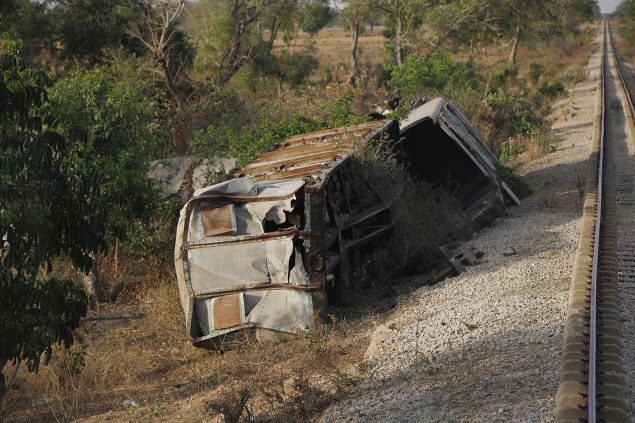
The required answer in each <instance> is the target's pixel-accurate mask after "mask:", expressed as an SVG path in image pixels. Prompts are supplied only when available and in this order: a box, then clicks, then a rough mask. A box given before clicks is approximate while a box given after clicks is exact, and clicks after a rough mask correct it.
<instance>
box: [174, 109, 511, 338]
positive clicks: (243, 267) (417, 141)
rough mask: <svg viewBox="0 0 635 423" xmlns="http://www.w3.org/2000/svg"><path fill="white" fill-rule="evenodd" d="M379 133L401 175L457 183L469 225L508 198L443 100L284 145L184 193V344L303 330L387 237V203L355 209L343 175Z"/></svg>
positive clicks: (180, 264)
mask: <svg viewBox="0 0 635 423" xmlns="http://www.w3.org/2000/svg"><path fill="white" fill-rule="evenodd" d="M382 137H383V138H385V139H388V140H389V142H390V143H392V144H394V145H395V146H398V148H399V151H398V157H399V159H400V160H401V161H402V162H403V164H404V166H405V167H406V168H407V169H408V171H409V172H410V174H411V175H412V176H413V177H417V178H421V179H423V180H426V181H429V182H431V183H435V184H437V185H443V184H445V183H447V182H448V181H449V180H452V181H453V183H455V184H456V185H457V186H459V189H458V190H457V191H456V192H457V196H458V198H459V200H460V203H461V206H462V208H463V211H464V212H465V213H466V215H467V216H468V217H470V218H471V219H473V220H474V222H475V223H477V224H479V225H482V224H484V223H487V222H486V220H487V219H490V218H491V217H493V216H494V215H495V214H497V213H499V212H501V211H502V210H503V209H504V202H505V199H504V196H505V195H506V196H508V197H510V196H511V197H513V193H511V191H510V190H508V188H507V187H506V186H505V185H504V184H502V182H501V180H500V177H499V176H498V174H497V173H496V170H495V167H494V163H495V161H496V158H495V157H494V155H493V154H492V153H491V152H490V151H489V149H488V148H487V147H486V146H485V145H484V143H483V142H482V141H481V140H480V138H479V137H478V135H477V134H476V131H475V130H474V128H473V127H472V126H471V124H470V123H469V121H467V119H465V117H464V116H463V115H462V114H461V113H460V112H459V111H458V110H457V109H456V108H455V107H454V106H453V105H452V104H451V103H449V102H447V101H445V99H443V98H439V99H436V100H433V101H431V102H430V103H427V104H424V105H423V106H421V107H419V108H418V109H415V110H414V111H413V112H412V113H411V114H410V116H409V117H408V119H406V120H404V121H402V122H401V124H399V123H398V122H397V121H393V120H384V121H376V122H370V123H365V124H362V125H357V126H352V127H344V128H337V129H332V130H327V131H321V132H316V133H310V134H304V135H300V136H295V137H292V138H290V139H288V140H286V141H285V142H284V143H282V144H280V145H276V146H273V147H272V148H271V149H269V150H270V151H266V152H263V153H262V154H261V155H260V157H259V158H258V159H257V160H255V161H254V162H253V163H251V164H250V165H248V166H246V167H244V168H243V169H241V170H240V171H238V172H236V173H235V174H234V175H233V176H232V177H231V179H229V180H226V181H223V182H219V183H216V184H213V185H211V186H209V187H206V188H202V189H200V190H198V191H196V192H195V193H194V195H193V197H192V198H191V199H190V201H189V202H187V204H186V205H185V207H184V208H183V209H182V211H181V216H180V219H179V225H178V230H177V236H176V245H175V265H176V272H177V278H178V283H179V290H180V297H181V305H182V307H183V310H184V312H185V318H186V327H187V335H188V337H189V339H190V341H191V342H192V343H193V344H194V345H195V346H198V347H205V348H219V347H222V346H223V344H224V343H232V342H236V341H237V340H239V339H242V337H243V336H244V335H245V334H246V333H255V335H256V337H258V339H261V340H262V339H267V338H270V337H275V338H280V337H285V336H287V335H293V334H298V333H300V332H302V331H304V330H306V329H309V328H312V327H313V325H314V318H315V316H316V315H317V313H319V312H320V311H323V310H324V308H325V305H326V302H327V300H328V298H329V297H330V298H332V297H333V296H334V294H335V292H336V290H337V289H338V287H339V286H342V285H344V286H345V285H347V284H348V283H349V282H350V281H349V278H350V273H351V272H350V271H351V268H352V267H353V264H354V263H355V261H356V259H358V258H359V254H360V249H361V248H363V246H365V245H367V244H368V243H369V242H371V241H373V240H377V239H378V238H379V237H381V236H382V235H385V234H387V233H389V232H390V230H391V229H392V223H393V222H392V217H391V214H390V207H391V204H392V203H391V201H392V200H391V199H385V198H382V197H381V196H380V195H379V194H377V193H376V192H373V193H372V194H373V195H374V197H372V198H374V200H373V201H371V202H370V203H369V202H368V201H364V202H363V203H362V202H360V200H359V198H360V194H362V193H361V192H356V191H359V189H360V188H359V186H358V185H356V184H353V183H351V174H350V168H349V167H350V164H351V154H352V152H353V151H354V149H355V148H356V145H357V144H359V143H370V142H374V141H376V140H379V139H380V138H382ZM365 189H366V190H368V191H370V192H372V191H373V187H371V186H367V187H366V188H365ZM364 194H365V198H368V192H365V193H364Z"/></svg>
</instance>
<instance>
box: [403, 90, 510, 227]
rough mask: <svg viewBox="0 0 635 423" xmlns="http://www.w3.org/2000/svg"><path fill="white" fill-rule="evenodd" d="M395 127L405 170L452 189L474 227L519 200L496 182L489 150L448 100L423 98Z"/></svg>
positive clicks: (496, 178) (494, 160) (485, 223)
mask: <svg viewBox="0 0 635 423" xmlns="http://www.w3.org/2000/svg"><path fill="white" fill-rule="evenodd" d="M399 128H400V132H401V137H402V142H401V147H402V149H403V155H402V159H403V161H404V164H405V167H406V169H407V170H408V172H409V173H410V175H411V176H412V177H414V178H417V179H421V180H424V181H427V182H429V183H432V184H434V185H436V186H441V187H447V188H448V189H450V190H451V191H453V193H454V195H455V196H456V198H457V200H458V201H459V203H460V206H461V210H462V211H463V212H464V213H465V214H466V215H467V216H468V217H469V219H470V220H471V221H472V222H473V223H474V224H475V225H476V226H484V225H487V224H488V223H489V222H491V220H492V219H493V218H494V217H496V216H498V215H499V214H500V213H501V212H503V211H504V208H505V204H506V203H512V204H519V203H520V202H519V200H518V198H517V197H516V196H515V195H514V193H513V192H512V191H511V189H510V188H509V187H508V186H507V185H506V184H505V183H504V182H502V181H501V178H500V175H499V174H498V171H497V170H496V166H495V163H496V162H497V161H498V159H497V158H496V156H495V155H494V153H492V151H491V150H490V149H489V148H488V147H487V145H485V143H484V142H483V141H482V140H481V138H480V137H479V135H478V133H477V132H476V129H475V128H474V127H473V126H472V124H471V123H470V122H469V120H468V119H467V118H466V117H465V116H464V115H463V113H461V111H460V110H459V109H458V108H457V107H456V106H455V105H454V104H453V103H452V102H449V101H447V100H445V99H444V98H443V97H439V98H437V99H435V100H432V101H430V102H428V103H425V104H423V105H422V106H419V107H418V108H416V109H414V110H413V111H411V112H410V114H409V115H408V118H407V119H404V120H403V121H401V123H400V125H399Z"/></svg>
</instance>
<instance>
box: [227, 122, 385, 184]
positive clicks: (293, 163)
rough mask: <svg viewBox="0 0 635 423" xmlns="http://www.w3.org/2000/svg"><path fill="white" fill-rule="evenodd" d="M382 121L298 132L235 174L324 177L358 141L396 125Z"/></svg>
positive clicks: (271, 177)
mask: <svg viewBox="0 0 635 423" xmlns="http://www.w3.org/2000/svg"><path fill="white" fill-rule="evenodd" d="M394 123H395V121H392V120H383V121H374V122H368V123H363V124H360V125H355V126H347V127H341V128H335V129H328V130H324V131H319V132H311V133H308V134H302V135H297V136H295V137H291V138H289V139H287V140H286V141H284V142H283V143H282V144H279V145H276V148H275V149H274V150H273V151H268V152H264V153H261V154H260V157H259V158H258V159H256V160H254V161H253V162H252V163H251V164H249V165H247V166H245V167H244V168H243V169H241V170H239V171H238V172H236V173H235V175H236V177H241V178H242V177H247V178H250V179H253V180H254V181H262V180H280V179H292V178H306V177H314V178H319V177H322V174H323V173H324V172H326V171H327V170H328V169H331V168H333V167H335V166H337V165H338V164H339V163H341V162H342V160H344V159H345V158H347V157H348V156H349V155H350V154H351V153H352V152H353V150H354V148H355V146H356V145H357V144H358V143H365V142H368V141H369V140H371V139H373V138H375V137H376V136H377V135H378V134H379V133H381V132H382V131H384V130H386V129H387V128H389V127H390V126H391V125H393V124H394Z"/></svg>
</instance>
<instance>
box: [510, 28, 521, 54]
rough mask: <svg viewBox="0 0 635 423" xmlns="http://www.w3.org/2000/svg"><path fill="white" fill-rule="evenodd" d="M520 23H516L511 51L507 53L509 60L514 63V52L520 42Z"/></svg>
mask: <svg viewBox="0 0 635 423" xmlns="http://www.w3.org/2000/svg"><path fill="white" fill-rule="evenodd" d="M520 32H521V28H520V23H519V24H517V25H516V35H515V36H514V39H513V41H512V51H511V52H510V53H509V60H508V61H509V62H510V63H512V64H514V63H516V52H517V51H518V43H519V42H520Z"/></svg>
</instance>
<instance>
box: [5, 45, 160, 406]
mask: <svg viewBox="0 0 635 423" xmlns="http://www.w3.org/2000/svg"><path fill="white" fill-rule="evenodd" d="M3 41H4V42H3V46H2V49H3V50H2V53H1V54H0V98H2V101H1V102H0V131H1V136H0V151H1V154H0V181H1V183H0V237H2V242H3V244H2V248H1V249H0V333H2V337H0V404H1V401H2V398H3V396H4V394H5V393H6V391H7V389H8V387H9V386H10V384H11V381H12V378H11V379H10V380H9V381H8V383H7V380H6V379H5V376H4V373H3V370H4V368H5V366H6V365H7V364H8V363H12V364H14V365H16V366H19V365H20V364H21V363H25V364H26V366H27V368H28V369H29V370H30V371H33V372H36V371H37V370H38V368H39V365H40V364H41V363H42V362H44V364H47V363H48V361H49V359H50V357H51V353H52V348H53V346H54V345H55V344H63V345H64V346H65V347H70V345H71V344H72V343H73V332H72V331H73V330H74V329H75V328H77V327H78V326H79V324H80V321H81V319H82V317H83V316H85V314H86V311H87V302H88V298H87V296H86V294H85V293H84V290H83V288H82V287H81V286H78V285H76V284H74V283H73V282H72V281H70V280H60V279H57V278H55V277H54V276H53V275H52V273H51V272H52V271H53V263H54V259H55V258H56V257H60V256H64V257H68V259H69V260H70V262H71V263H72V264H73V265H75V266H76V267H77V268H79V269H81V270H83V271H85V272H87V271H89V269H90V268H91V266H92V263H93V257H94V256H96V255H97V254H98V253H99V252H106V251H107V249H108V238H109V236H111V235H112V236H116V237H123V235H124V234H125V230H126V227H127V226H128V225H129V224H130V223H131V219H133V218H134V217H135V216H137V215H138V214H139V213H140V212H141V211H142V206H145V204H146V203H145V202H144V200H143V199H142V197H143V196H144V195H145V196H146V197H145V198H147V197H149V194H148V193H150V192H151V190H150V188H149V183H147V182H145V187H146V188H148V190H147V191H142V187H141V185H144V182H143V181H141V180H140V177H139V176H140V175H141V174H143V163H144V162H139V161H137V160H136V157H135V155H134V152H133V151H134V149H133V148H132V147H130V146H129V145H124V144H125V143H129V142H130V141H131V140H133V139H134V137H133V136H132V134H130V135H129V136H128V137H126V138H124V139H123V140H122V141H120V140H119V139H118V138H119V137H120V136H121V135H122V134H123V133H125V131H124V130H120V128H118V127H116V128H112V126H113V125H114V126H117V120H122V121H126V122H127V123H129V121H127V120H126V118H125V117H124V115H121V114H120V115H118V116H115V115H113V116H112V118H113V119H112V120H110V121H108V120H107V119H104V120H103V121H101V122H99V123H98V122H96V121H97V120H99V118H98V117H95V116H94V115H93V113H92V112H94V111H95V108H96V105H97V104H101V102H102V101H104V100H105V101H106V102H107V101H108V98H103V97H101V98H100V97H99V96H95V97H94V98H93V99H92V100H93V103H90V101H87V102H85V103H81V102H77V103H73V101H75V100H76V99H77V96H74V95H72V93H69V96H68V99H67V100H68V102H67V103H66V104H65V105H74V106H76V107H75V109H74V110H72V109H70V108H69V109H68V110H66V111H65V112H66V113H67V115H66V116H65V115H64V114H60V113H59V109H57V108H56V107H57V106H58V105H59V104H61V103H57V102H56V101H54V102H49V98H48V90H49V89H50V87H51V81H50V79H49V78H48V77H47V76H46V74H44V73H43V72H41V71H35V70H32V69H30V68H28V67H26V66H25V64H24V61H23V59H22V58H21V56H20V54H19V52H20V47H21V45H22V42H21V41H15V40H12V39H5V40H3ZM96 81H97V82H98V78H94V79H93V80H91V81H90V83H94V82H96ZM100 89H103V85H102V86H98V87H96V88H95V90H97V91H98V90H100ZM57 95H59V96H60V97H64V95H63V94H62V93H61V92H59V94H55V95H54V96H53V97H56V96H57ZM65 99H66V98H65ZM89 100H90V99H89ZM110 106H112V110H113V113H115V114H116V113H117V111H116V109H119V108H120V106H119V105H117V104H115V102H111V104H110ZM80 108H81V109H80ZM121 110H123V108H121ZM82 111H85V113H82V115H81V117H77V118H73V119H74V120H71V119H68V117H69V116H71V115H75V113H76V112H82ZM127 112H128V111H126V113H127ZM119 113H120V110H119ZM91 119H92V121H91ZM91 122H92V123H94V125H93V126H92V127H90V125H88V126H89V128H88V129H86V128H85V127H83V126H81V125H82V124H84V123H89V124H90V123H91ZM136 135H138V134H136ZM131 150H132V151H131ZM135 162H136V169H135V170H134V171H131V170H130V169H129V167H128V168H126V167H125V166H130V165H132V163H135ZM121 167H123V169H122V168H121Z"/></svg>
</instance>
